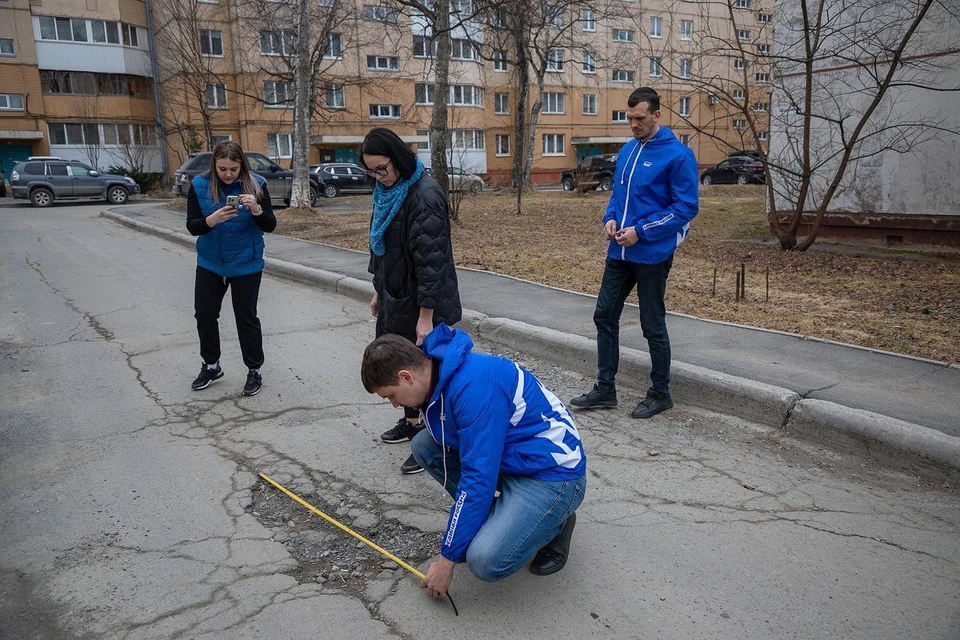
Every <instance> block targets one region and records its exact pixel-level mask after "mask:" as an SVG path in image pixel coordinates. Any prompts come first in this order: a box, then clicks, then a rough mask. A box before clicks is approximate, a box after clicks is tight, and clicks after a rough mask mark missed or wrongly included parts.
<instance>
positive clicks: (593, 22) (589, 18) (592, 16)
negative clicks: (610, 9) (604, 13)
mask: <svg viewBox="0 0 960 640" xmlns="http://www.w3.org/2000/svg"><path fill="white" fill-rule="evenodd" d="M580 23H581V24H582V25H583V27H582V28H583V30H584V31H596V30H597V12H596V11H592V10H590V9H584V10H583V13H581V14H580Z"/></svg>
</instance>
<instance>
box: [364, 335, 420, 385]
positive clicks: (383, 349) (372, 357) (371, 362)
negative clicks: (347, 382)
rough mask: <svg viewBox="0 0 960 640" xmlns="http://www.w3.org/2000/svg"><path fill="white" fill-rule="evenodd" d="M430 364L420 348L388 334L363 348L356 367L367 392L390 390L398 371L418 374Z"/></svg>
mask: <svg viewBox="0 0 960 640" xmlns="http://www.w3.org/2000/svg"><path fill="white" fill-rule="evenodd" d="M428 362H430V358H428V357H427V356H426V355H425V354H424V353H423V351H421V350H420V347H418V346H417V345H415V344H413V343H412V342H410V341H409V340H407V339H406V338H402V337H400V336H398V335H396V334H393V333H388V334H386V335H383V336H380V337H379V338H377V339H376V340H374V341H373V342H371V343H370V344H368V345H367V348H366V349H364V351H363V362H362V363H361V364H360V380H361V381H362V382H363V388H364V389H366V390H367V393H374V392H375V391H376V390H377V389H381V388H383V387H392V386H393V385H395V384H397V383H398V382H399V381H400V378H399V377H398V376H397V374H398V373H400V370H401V369H407V370H410V371H419V370H420V369H422V368H423V367H424V366H426V364H427V363H428Z"/></svg>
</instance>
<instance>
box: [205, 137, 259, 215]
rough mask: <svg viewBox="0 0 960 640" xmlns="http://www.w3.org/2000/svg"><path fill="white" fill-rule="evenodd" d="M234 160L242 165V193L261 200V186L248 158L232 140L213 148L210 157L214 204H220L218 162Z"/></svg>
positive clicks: (239, 177) (240, 177) (240, 176)
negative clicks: (251, 169)
mask: <svg viewBox="0 0 960 640" xmlns="http://www.w3.org/2000/svg"><path fill="white" fill-rule="evenodd" d="M224 158H226V159H227V160H233V161H234V162H239V163H240V174H239V175H238V176H237V180H239V181H240V187H241V191H242V193H252V194H253V195H255V196H256V197H257V200H258V201H259V200H260V196H262V195H263V192H262V191H260V186H259V185H258V184H257V181H256V180H254V179H253V176H252V175H251V174H250V165H249V164H248V163H247V157H246V156H245V155H243V149H242V148H241V147H240V145H239V144H237V143H236V142H234V141H232V140H226V141H224V142H221V143H220V144H218V145H217V146H215V147H214V148H213V154H212V155H211V156H210V198H211V199H212V200H213V201H214V202H220V176H219V175H217V160H223V159H224Z"/></svg>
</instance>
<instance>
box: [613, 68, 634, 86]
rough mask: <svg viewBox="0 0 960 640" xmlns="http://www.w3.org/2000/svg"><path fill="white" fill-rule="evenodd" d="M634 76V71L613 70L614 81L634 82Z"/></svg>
mask: <svg viewBox="0 0 960 640" xmlns="http://www.w3.org/2000/svg"><path fill="white" fill-rule="evenodd" d="M633 78H634V75H633V71H627V70H626V69H614V70H613V82H626V83H629V84H633Z"/></svg>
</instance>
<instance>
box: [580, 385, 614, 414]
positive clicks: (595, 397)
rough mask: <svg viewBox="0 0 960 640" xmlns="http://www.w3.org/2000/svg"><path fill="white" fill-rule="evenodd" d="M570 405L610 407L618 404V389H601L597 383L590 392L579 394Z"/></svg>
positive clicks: (590, 407) (589, 407) (591, 407)
mask: <svg viewBox="0 0 960 640" xmlns="http://www.w3.org/2000/svg"><path fill="white" fill-rule="evenodd" d="M570 405H571V406H574V407H577V408H578V409H610V408H612V407H615V406H617V390H616V389H613V390H611V391H601V390H600V389H599V388H598V387H597V385H593V389H591V390H590V392H589V393H585V394H583V395H582V396H577V397H576V398H574V399H573V400H571V401H570Z"/></svg>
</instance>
